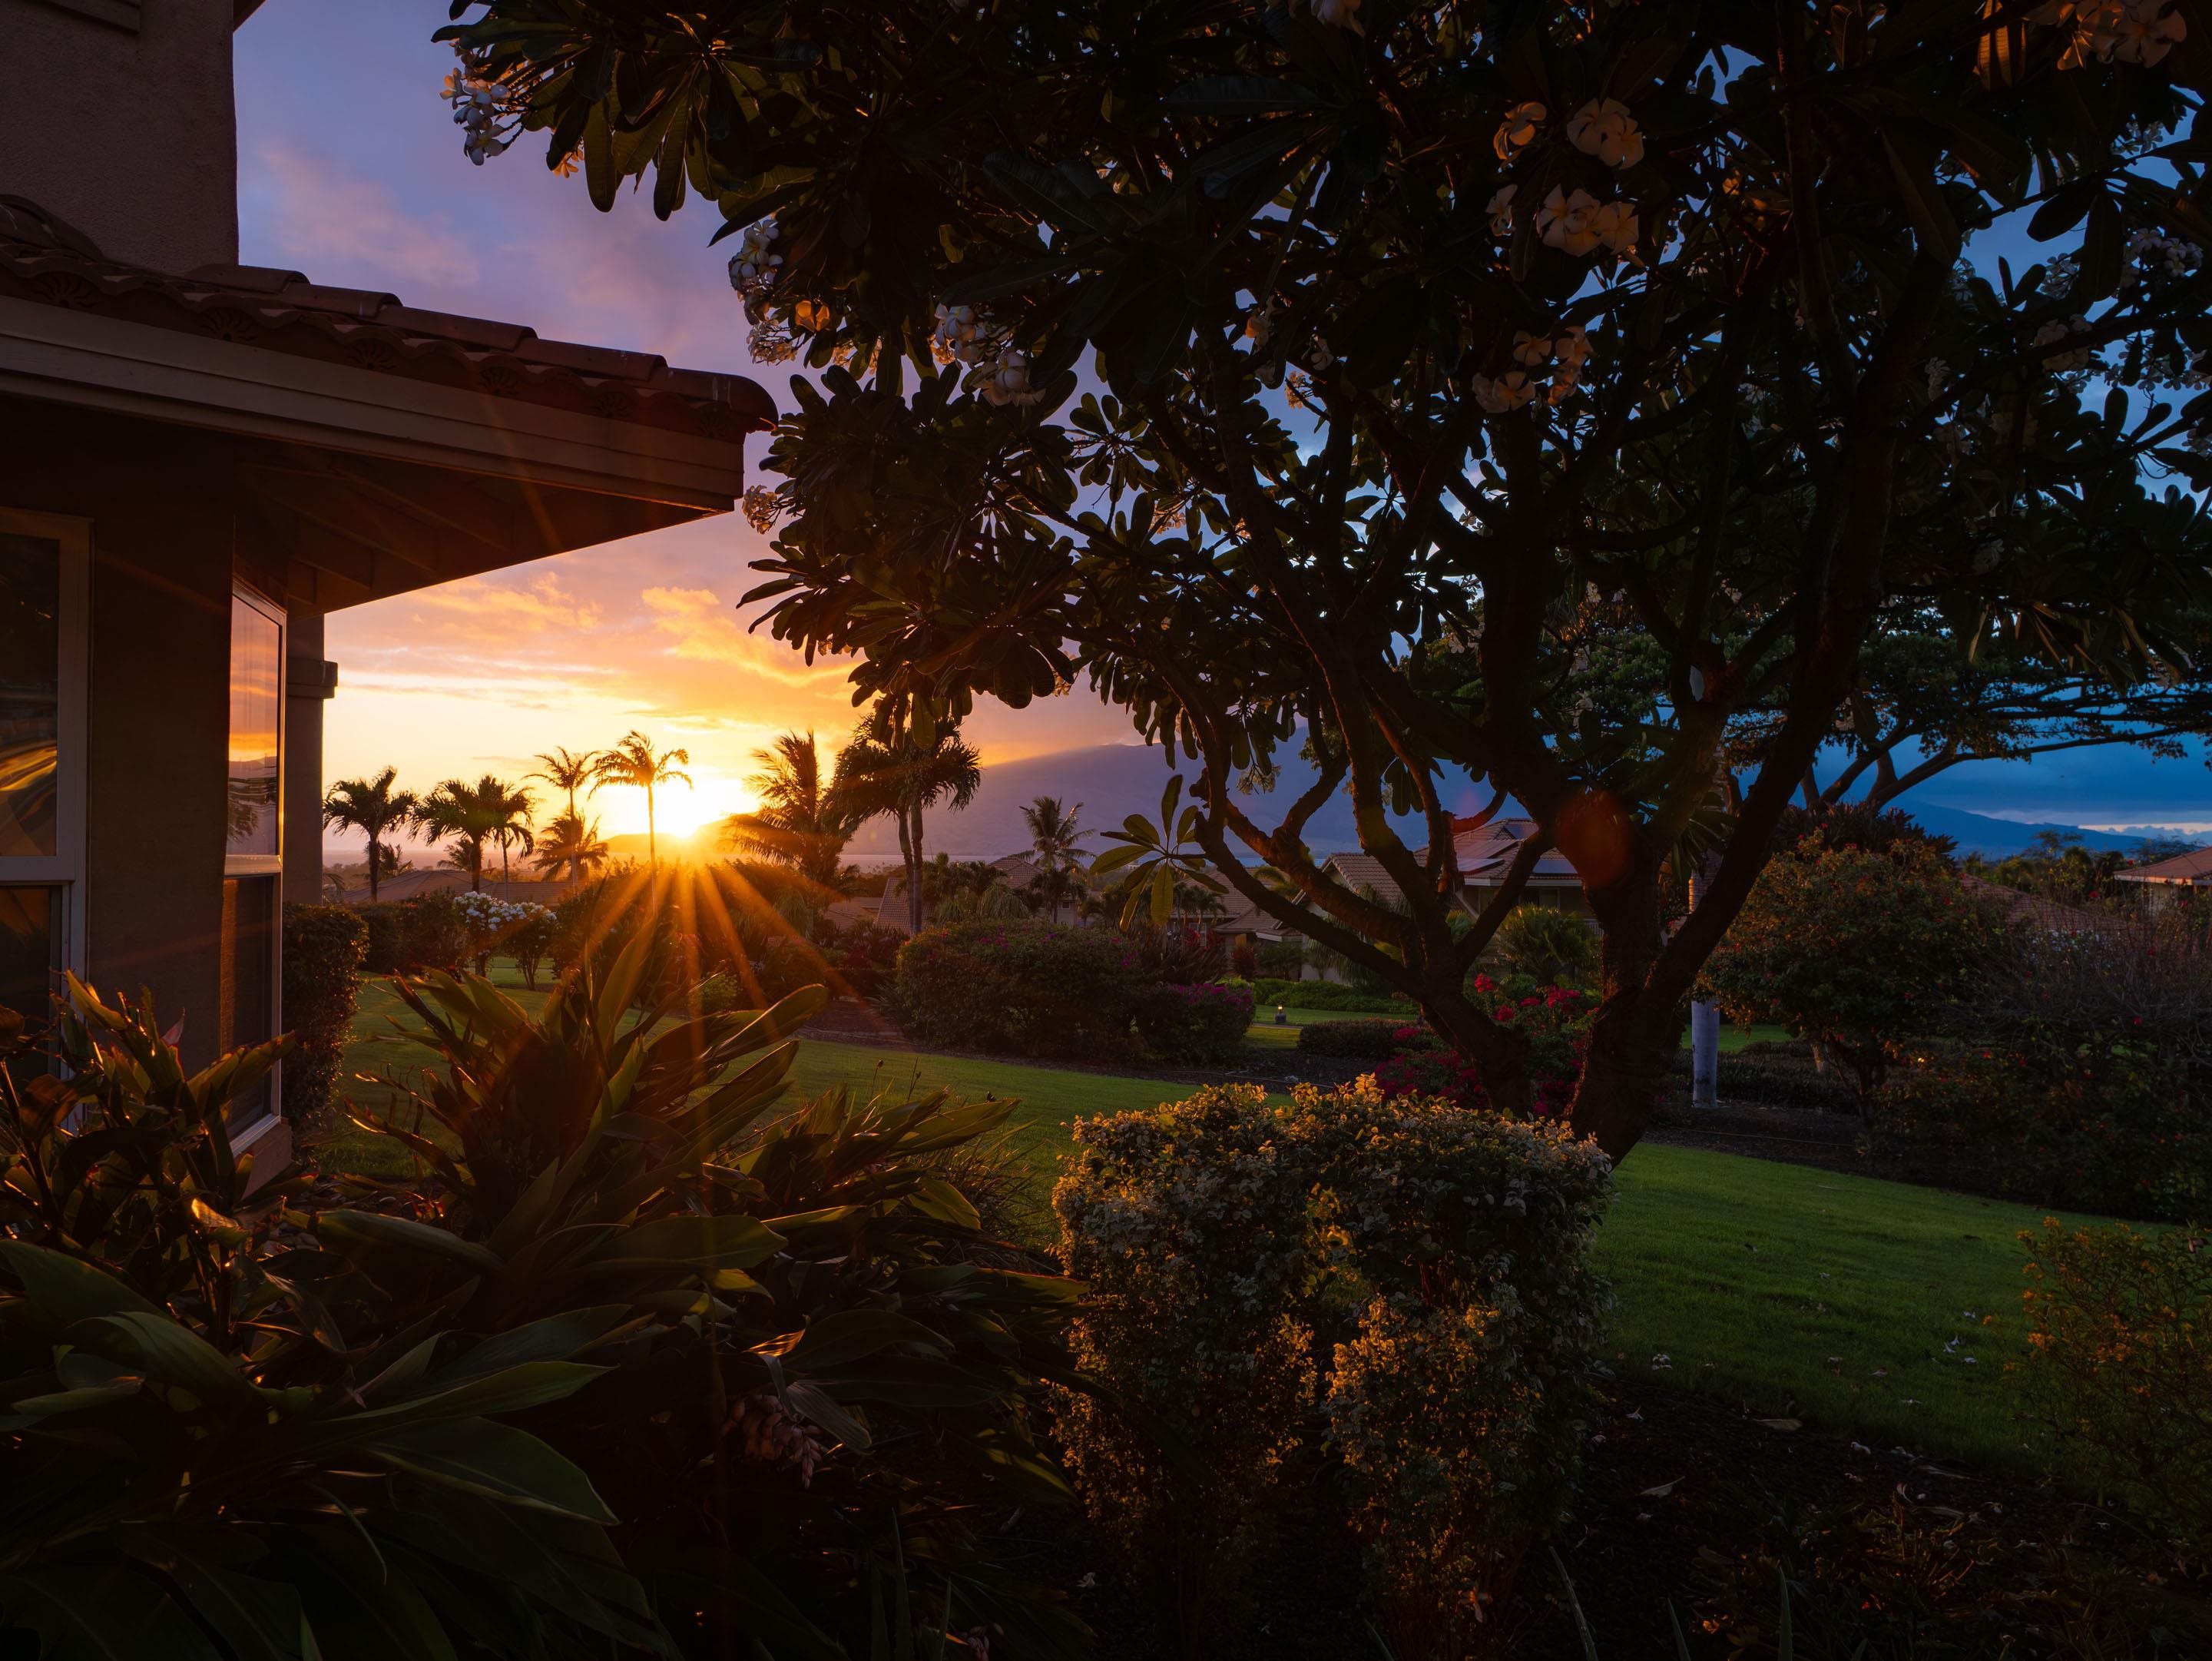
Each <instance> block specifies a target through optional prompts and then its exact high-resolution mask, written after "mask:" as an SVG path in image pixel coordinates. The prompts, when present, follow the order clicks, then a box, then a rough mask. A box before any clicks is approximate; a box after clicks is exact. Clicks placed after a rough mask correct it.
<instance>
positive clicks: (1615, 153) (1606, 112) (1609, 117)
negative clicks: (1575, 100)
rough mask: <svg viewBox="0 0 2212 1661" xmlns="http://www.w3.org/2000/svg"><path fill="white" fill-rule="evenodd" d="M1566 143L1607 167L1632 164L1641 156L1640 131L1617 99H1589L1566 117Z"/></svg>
mask: <svg viewBox="0 0 2212 1661" xmlns="http://www.w3.org/2000/svg"><path fill="white" fill-rule="evenodd" d="M1567 142H1568V143H1571V144H1572V145H1573V146H1574V147H1575V148H1576V149H1578V150H1580V151H1581V152H1582V153H1583V155H1594V156H1595V157H1597V159H1598V160H1599V161H1602V162H1604V163H1605V165H1606V166H1607V167H1634V166H1635V165H1636V164H1637V163H1638V162H1639V161H1642V160H1643V159H1644V133H1643V131H1642V129H1640V128H1639V127H1638V126H1637V125H1636V118H1635V117H1634V116H1632V115H1631V114H1630V113H1628V106H1627V105H1626V104H1624V103H1622V102H1621V101H1620V100H1619V99H1618V98H1593V99H1591V100H1590V101H1589V103H1587V104H1585V105H1583V106H1582V108H1580V109H1578V110H1577V111H1576V112H1575V113H1573V114H1572V115H1571V116H1569V117H1568V118H1567Z"/></svg>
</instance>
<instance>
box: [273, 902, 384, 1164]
mask: <svg viewBox="0 0 2212 1661" xmlns="http://www.w3.org/2000/svg"><path fill="white" fill-rule="evenodd" d="M367 949H368V924H366V923H365V922H362V919H361V917H360V916H359V915H358V914H357V913H356V912H354V911H352V910H349V909H348V908H347V907H345V906H343V905H303V904H298V903H297V902H295V903H293V904H288V905H287V906H285V908H284V1025H286V1026H287V1027H288V1028H289V1029H290V1031H291V1034H292V1050H291V1054H290V1055H289V1056H287V1057H286V1058H285V1062H284V1067H283V1074H282V1075H281V1078H282V1083H283V1112H284V1116H285V1117H286V1118H287V1119H289V1120H290V1121H291V1123H292V1125H293V1128H294V1129H295V1130H297V1131H301V1132H303V1133H309V1134H312V1133H313V1130H314V1129H316V1128H317V1127H318V1126H319V1123H321V1121H322V1119H323V1116H324V1115H325V1112H326V1111H327V1110H328V1109H329V1106H330V1099H331V1086H332V1084H334V1083H335V1082H336V1081H337V1075H338V1066H339V1063H340V1062H341V1060H342V1059H343V1056H344V1054H345V1045H346V1038H347V1037H348V1035H349V1031H350V1030H351V1028H352V1025H353V1015H354V1008H355V1006H356V1004H357V1003H358V1002H359V1001H360V996H361V963H362V954H363V952H365V951H366V950H367Z"/></svg>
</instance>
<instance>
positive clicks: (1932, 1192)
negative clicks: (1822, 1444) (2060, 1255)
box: [1598, 1146, 2096, 1467]
mask: <svg viewBox="0 0 2212 1661" xmlns="http://www.w3.org/2000/svg"><path fill="white" fill-rule="evenodd" d="M2044 1215H2045V1214H2044V1213H2042V1212H2040V1211H2038V1210H2035V1209H2033V1208H2030V1207H2026V1206H2017V1205H2006V1204H2002V1203H2000V1202H1995V1201H1990V1200H1978V1199H1972V1198H1969V1197H1966V1196H1961V1195H1957V1194H1947V1193H1943V1192H1942V1191H1940V1190H1938V1189H1928V1188H1916V1187H1912V1186H1910V1185H1908V1184H1906V1183H1886V1182H1877V1181H1875V1180H1874V1179H1873V1178H1870V1177H1853V1176H1844V1175H1838V1174H1835V1173H1832V1172H1828V1171H1815V1170H1812V1169H1809V1168H1808V1167H1806V1166H1802V1165H1779V1164H1776V1163H1773V1162H1771V1161H1769V1160H1764V1159H1747V1158H1743V1157H1741V1156H1739V1155H1735V1154H1729V1153H1706V1152H1703V1151H1701V1150H1696V1149H1691V1148H1682V1147H1648V1146H1647V1147H1639V1148H1638V1149H1637V1150H1636V1151H1635V1152H1634V1153H1632V1154H1630V1155H1629V1157H1628V1158H1627V1159H1626V1160H1624V1161H1623V1162H1622V1164H1621V1166H1620V1189H1619V1197H1618V1198H1617V1200H1616V1201H1615V1202H1614V1205H1613V1210H1612V1213H1611V1214H1610V1215H1608V1216H1607V1219H1606V1221H1605V1225H1604V1227H1603V1229H1602V1231H1601V1233H1600V1236H1599V1240H1598V1260H1599V1264H1600V1267H1601V1269H1602V1271H1603V1272H1604V1273H1605V1274H1606V1275H1607V1276H1608V1277H1609V1278H1610V1279H1611V1280H1612V1281H1613V1284H1614V1287H1615V1288H1616V1290H1617V1292H1618V1294H1619V1298H1620V1307H1619V1309H1618V1311H1617V1312H1616V1314H1615V1316H1614V1320H1613V1342H1614V1346H1615V1348H1616V1351H1617V1354H1616V1358H1615V1365H1616V1368H1617V1370H1619V1371H1620V1372H1624V1373H1630V1374H1633V1373H1643V1372H1650V1371H1651V1369H1652V1361H1653V1358H1654V1357H1655V1356H1658V1355H1664V1356H1665V1357H1666V1358H1667V1360H1668V1366H1666V1367H1665V1368H1664V1369H1663V1370H1660V1371H1658V1372H1656V1376H1657V1377H1659V1378H1664V1379H1667V1380H1668V1381H1669V1382H1672V1383H1675V1384H1690V1385H1693V1386H1696V1387H1697V1388H1699V1389H1701V1390H1711V1391H1715V1392H1717V1393H1720V1394H1723V1395H1727V1396H1736V1397H1740V1398H1741V1399H1742V1400H1743V1401H1745V1402H1747V1403H1748V1404H1750V1405H1753V1406H1754V1407H1756V1408H1757V1409H1759V1410H1760V1411H1762V1412H1763V1413H1765V1414H1770V1415H1786V1416H1790V1417H1793V1418H1803V1419H1806V1420H1808V1421H1818V1422H1820V1423H1822V1424H1826V1425H1827V1426H1829V1427H1833V1428H1837V1429H1845V1430H1850V1431H1852V1432H1854V1433H1858V1434H1860V1435H1861V1436H1863V1437H1864V1438H1867V1439H1874V1438H1879V1439H1881V1441H1883V1442H1885V1443H1887V1442H1899V1441H1902V1442H1905V1443H1909V1444H1911V1445H1914V1446H1916V1447H1925V1448H1930V1449H1934V1450H1936V1451H1941V1452H1943V1453H1948V1454H1952V1455H1956V1456H1960V1457H1966V1458H1970V1459H1973V1460H1976V1461H1978V1462H1981V1463H1986V1464H1990V1465H1999V1466H2010V1467H2027V1466H2028V1465H2030V1464H2031V1463H2032V1461H2031V1460H2030V1459H2029V1457H2028V1456H2027V1453H2026V1451H2024V1449H2023V1447H2022V1445H2021V1431H2020V1427H2019V1426H2018V1423H2017V1421H2016V1420H2015V1400H2016V1396H2015V1378H2014V1377H2013V1375H2012V1374H2010V1373H2008V1371H2007V1367H2008V1364H2009V1363H2013V1362H2016V1361H2018V1360H2020V1359H2021V1356H2022V1354H2024V1346H2023V1343H2022V1340H2021V1321H2020V1310H2021V1303H2020V1294H2021V1285H2022V1277H2021V1267H2022V1265H2023V1263H2024V1262H2025V1261H2026V1256H2027V1254H2026V1253H2025V1252H2024V1251H2023V1250H2022V1249H2021V1246H2020V1244H2019V1243H2018V1241H2017V1239H2016V1238H2015V1237H2016V1236H2017V1235H2018V1234H2019V1232H2020V1231H2021V1230H2022V1229H2025V1228H2032V1227H2033V1226H2035V1225H2036V1224H2037V1223H2039V1221H2040V1220H2042V1218H2043V1216H2044ZM2069 1220H2075V1221H2096V1219H2093V1218H2081V1219H2069ZM1990 1317H1995V1319H1994V1322H1992V1321H1991V1319H1990ZM1970 1357H1971V1358H1972V1359H1971V1360H1969V1359H1968V1358H1970Z"/></svg>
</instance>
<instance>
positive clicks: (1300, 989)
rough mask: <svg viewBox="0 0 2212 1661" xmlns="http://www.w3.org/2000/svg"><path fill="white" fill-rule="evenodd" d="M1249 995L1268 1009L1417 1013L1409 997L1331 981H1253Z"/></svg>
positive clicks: (1380, 1013) (1409, 1017)
mask: <svg viewBox="0 0 2212 1661" xmlns="http://www.w3.org/2000/svg"><path fill="white" fill-rule="evenodd" d="M1252 996H1253V998H1254V1000H1255V1001H1256V1002H1257V1003H1259V1004H1261V1005H1262V1006H1264V1007H1267V1008H1270V1009H1272V1008H1273V1007H1274V1006H1275V1005H1277V1004H1283V1005H1285V1006H1287V1007H1290V1008H1292V1009H1340V1010H1343V1011H1344V1012H1345V1013H1346V1014H1370V1015H1398V1014H1402V1015H1403V1016H1405V1017H1406V1019H1408V1020H1412V1019H1417V1014H1418V1012H1417V1011H1416V1010H1415V1008H1414V1006H1413V1001H1412V1000H1411V999H1408V998H1386V997H1377V996H1376V995H1374V994H1372V993H1370V992H1361V991H1358V990H1356V989H1353V988H1352V987H1349V986H1340V985H1339V984H1337V983H1335V982H1334V981H1300V980H1261V981H1255V982H1254V983H1253V984H1252Z"/></svg>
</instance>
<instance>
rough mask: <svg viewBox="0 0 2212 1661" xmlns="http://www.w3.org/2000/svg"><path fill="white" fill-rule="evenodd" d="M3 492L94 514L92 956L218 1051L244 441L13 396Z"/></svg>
mask: <svg viewBox="0 0 2212 1661" xmlns="http://www.w3.org/2000/svg"><path fill="white" fill-rule="evenodd" d="M0 454H4V455H6V456H7V457H8V458H9V467H8V469H7V470H6V474H5V477H4V478H0V502H4V503H5V504H6V505H7V506H9V507H10V508H26V509H28V510H30V511H32V512H34V513H48V514H70V515H72V516H76V517H80V518H89V519H90V520H92V548H93V567H92V672H91V679H92V685H91V698H90V711H89V713H90V717H91V719H90V727H91V732H90V734H89V739H90V750H91V753H90V755H89V757H88V777H87V782H86V800H85V810H86V811H85V820H86V825H85V867H86V879H87V883H88V889H87V898H88V905H87V916H86V920H85V922H86V929H85V932H86V937H87V944H88V947H89V951H88V964H87V966H88V969H89V970H90V974H91V978H92V981H93V983H94V985H95V986H97V987H98V988H99V989H100V990H102V991H104V992H110V993H114V994H118V995H122V994H127V995H134V996H135V995H137V991H138V989H139V988H140V987H142V986H143V987H147V988H149V989H151V990H152V991H153V994H154V1001H155V1007H156V1008H157V1009H158V1010H159V1011H160V1013H161V1016H162V1017H163V1019H166V1020H171V1021H173V1020H175V1019H178V1018H179V1017H182V1018H183V1019H184V1024H185V1031H184V1049H185V1057H186V1060H187V1062H189V1063H191V1064H192V1065H195V1066H197V1065H200V1064H203V1063H204V1062H209V1061H211V1060H213V1059H214V1050H215V1025H216V991H217V987H216V949H215V948H216V931H217V927H218V924H219V923H220V921H221V917H222V862H223V831H224V819H225V811H224V810H225V800H224V797H225V789H224V778H225V772H226V767H225V758H226V752H227V750H228V734H229V724H230V705H229V696H228V678H229V667H228V666H229V660H230V582H231V524H232V517H233V502H232V490H233V486H232V484H231V478H232V473H233V468H232V465H231V441H228V440H226V439H223V438H221V437H219V436H216V435H207V434H199V433H193V432H189V431H185V430H181V429H175V428H167V429H161V428H149V427H147V426H144V425H143V424H140V423H132V422H129V421H125V420H120V419H118V418H115V417H106V416H98V415H91V414H84V413H79V412H76V411H68V410H64V409H61V408H59V407H58V406H53V405H46V406H41V405H31V404H23V403H16V402H12V401H9V402H0Z"/></svg>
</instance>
